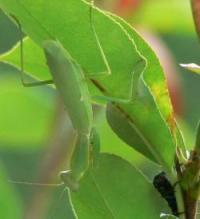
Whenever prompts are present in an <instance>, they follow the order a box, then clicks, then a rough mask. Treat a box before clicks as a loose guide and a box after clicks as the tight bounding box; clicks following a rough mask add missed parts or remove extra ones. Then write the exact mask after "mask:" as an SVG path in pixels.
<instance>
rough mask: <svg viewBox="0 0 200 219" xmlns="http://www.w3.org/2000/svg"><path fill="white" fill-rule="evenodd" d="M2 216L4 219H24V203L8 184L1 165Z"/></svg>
mask: <svg viewBox="0 0 200 219" xmlns="http://www.w3.org/2000/svg"><path fill="white" fill-rule="evenodd" d="M0 179H1V186H0V193H1V195H0V203H1V204H0V212H1V213H0V215H1V218H4V219H11V218H15V219H20V218H22V203H21V200H20V198H19V194H17V192H16V191H15V190H14V188H13V186H12V184H9V183H8V178H7V176H6V172H5V170H4V168H3V167H2V165H0Z"/></svg>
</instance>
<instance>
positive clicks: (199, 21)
mask: <svg viewBox="0 0 200 219" xmlns="http://www.w3.org/2000/svg"><path fill="white" fill-rule="evenodd" d="M191 6H192V13H193V18H194V23H195V27H196V32H197V34H198V36H199V38H200V0H191Z"/></svg>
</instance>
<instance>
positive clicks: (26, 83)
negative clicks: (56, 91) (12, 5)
mask: <svg viewBox="0 0 200 219" xmlns="http://www.w3.org/2000/svg"><path fill="white" fill-rule="evenodd" d="M11 17H12V18H13V19H14V20H15V22H16V23H17V26H18V29H19V32H20V66H21V69H20V77H21V82H22V84H23V86H24V87H35V86H41V85H45V84H53V80H44V81H37V82H26V81H25V76H26V74H25V71H24V47H23V32H22V28H21V24H20V22H19V21H18V19H17V18H16V17H15V16H13V15H11Z"/></svg>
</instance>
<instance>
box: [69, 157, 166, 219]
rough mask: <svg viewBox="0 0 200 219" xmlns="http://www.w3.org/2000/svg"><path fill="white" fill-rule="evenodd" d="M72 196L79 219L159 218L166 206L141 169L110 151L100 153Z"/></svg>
mask: <svg viewBox="0 0 200 219" xmlns="http://www.w3.org/2000/svg"><path fill="white" fill-rule="evenodd" d="M71 199H72V202H73V205H74V208H75V211H76V214H77V216H78V218H79V219H90V218H95V219H102V218H105V219H111V218H115V219H117V218H118V219H121V218H139V219H146V218H148V219H159V218H160V217H159V215H160V213H161V212H165V211H166V210H165V209H167V207H166V208H165V206H164V205H162V203H165V201H164V200H163V199H161V197H160V195H159V194H158V193H157V191H156V190H155V189H154V187H153V186H152V184H151V183H149V182H148V181H147V179H146V178H145V177H144V176H143V175H142V174H141V173H140V172H138V171H137V170H136V169H135V168H134V167H133V166H132V165H130V164H129V163H128V162H127V161H125V160H123V159H121V158H120V157H117V156H114V155H109V154H101V156H100V159H99V165H98V166H97V167H96V168H94V169H90V170H89V171H88V173H87V175H86V176H85V177H84V178H83V179H82V182H81V187H80V189H79V190H78V191H77V192H74V193H73V192H72V193H71ZM156 203H160V204H159V205H158V204H156Z"/></svg>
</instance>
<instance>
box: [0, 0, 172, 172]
mask: <svg viewBox="0 0 200 219" xmlns="http://www.w3.org/2000/svg"><path fill="white" fill-rule="evenodd" d="M0 6H1V7H2V8H3V9H4V10H5V11H6V12H7V13H10V14H13V15H14V16H15V17H17V19H18V20H19V21H20V23H21V25H22V27H23V30H24V31H25V33H27V34H28V35H29V37H31V39H32V40H34V41H35V42H36V43H37V44H38V45H39V46H41V45H42V43H43V41H44V40H46V39H49V38H54V39H58V40H59V41H60V42H61V43H62V44H63V46H64V47H65V48H66V49H67V50H68V51H69V52H70V53H71V55H72V57H73V58H74V59H75V60H76V61H77V62H78V63H79V64H80V65H81V67H82V69H83V70H84V72H85V74H86V76H88V77H89V76H91V73H93V76H94V75H96V76H97V75H98V73H99V72H102V71H105V70H106V66H105V63H104V61H103V59H102V55H101V53H100V51H99V47H98V46H97V43H96V41H95V37H94V32H93V31H92V28H91V23H90V16H89V15H90V14H89V12H90V5H89V4H87V3H86V2H84V1H81V0H76V1H74V0H73V1H72V0H68V1H67V2H66V1H64V0H61V1H59V2H58V1H55V0H53V1H51V3H47V2H46V1H39V0H36V1H30V0H28V1H27V0H26V1H22V0H20V1H17V2H16V1H14V0H6V1H5V0H0ZM61 9H62V10H61ZM58 14H59V16H58ZM66 14H67V16H66ZM92 15H93V16H92V22H93V25H94V27H95V31H96V33H97V35H98V37H99V39H100V43H101V46H102V49H103V51H104V53H105V57H106V59H107V62H108V64H109V66H110V68H111V73H112V74H111V75H110V76H100V75H98V78H95V83H94V80H93V86H94V84H95V86H96V87H97V88H99V89H100V91H103V92H102V93H101V95H106V96H110V97H114V98H116V100H117V99H119V98H120V99H125V100H127V99H130V97H131V95H132V91H133V90H132V88H133V87H132V86H133V84H132V79H133V77H134V78H135V81H133V82H134V89H135V90H137V88H138V87H137V85H138V83H137V82H138V78H139V76H140V75H141V74H142V72H143V70H144V67H145V59H144V57H143V56H142V55H141V53H142V54H143V55H144V56H145V57H146V58H147V60H148V66H147V68H146V70H145V71H144V75H143V80H141V84H142V90H141V92H140V93H139V96H138V97H135V96H134V97H133V101H131V102H130V103H129V104H120V103H118V102H117V101H116V102H115V107H116V108H118V109H120V113H122V116H125V117H126V118H127V120H128V122H130V123H131V124H132V125H133V126H134V129H135V132H137V133H139V136H140V138H141V139H142V142H145V145H146V147H147V149H145V151H148V150H150V151H151V153H152V154H153V156H154V160H156V161H157V162H158V163H160V164H161V165H163V166H164V167H166V168H167V169H168V170H169V171H170V170H171V167H172V166H173V162H174V155H175V147H176V144H175V142H176V141H175V136H174V133H176V126H175V125H174V117H173V111H172V106H171V102H170V99H169V94H168V90H167V86H166V80H165V78H164V74H163V71H162V68H161V66H160V63H159V61H158V59H157V58H156V56H155V54H154V53H153V52H152V50H151V49H150V47H149V46H148V45H147V44H146V43H145V42H144V40H143V39H142V38H141V37H140V36H139V35H138V33H137V32H136V31H135V30H134V29H133V28H132V27H131V26H129V25H128V24H127V23H125V22H124V21H123V20H122V19H120V18H118V17H116V16H112V15H110V14H106V13H104V12H102V11H100V10H98V9H96V8H95V9H94V10H93V13H92ZM110 30H112V31H110ZM105 33H106V34H105ZM26 43H27V41H25V44H26ZM136 45H137V48H136ZM27 51H28V50H27ZM29 51H30V52H29V54H28V55H27V57H26V59H25V68H26V62H28V61H29V62H32V63H31V65H32V64H33V65H34V59H35V58H34V59H33V58H32V57H36V56H37V55H36V56H35V55H34V51H35V50H34V51H32V50H31V49H30V50H29ZM36 54H38V53H36ZM41 54H42V51H41ZM11 55H12V54H10V57H11ZM38 57H41V60H40V61H38V63H41V66H44V60H43V58H42V56H40V55H38ZM4 60H5V57H4ZM27 60H28V61H27ZM31 60H32V61H31ZM18 66H19V63H18ZM28 66H29V65H28ZM36 67H37V66H36ZM31 70H33V69H29V67H27V71H31ZM44 71H45V72H46V69H45V70H44ZM35 72H37V68H35V69H34V72H31V73H32V74H35ZM133 72H134V74H133ZM45 75H47V74H46V73H45ZM89 83H90V84H91V82H89ZM93 91H94V89H91V96H95V95H96V92H95V93H93ZM158 132H159V135H157V136H156V138H155V133H158ZM141 152H142V150H141Z"/></svg>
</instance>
